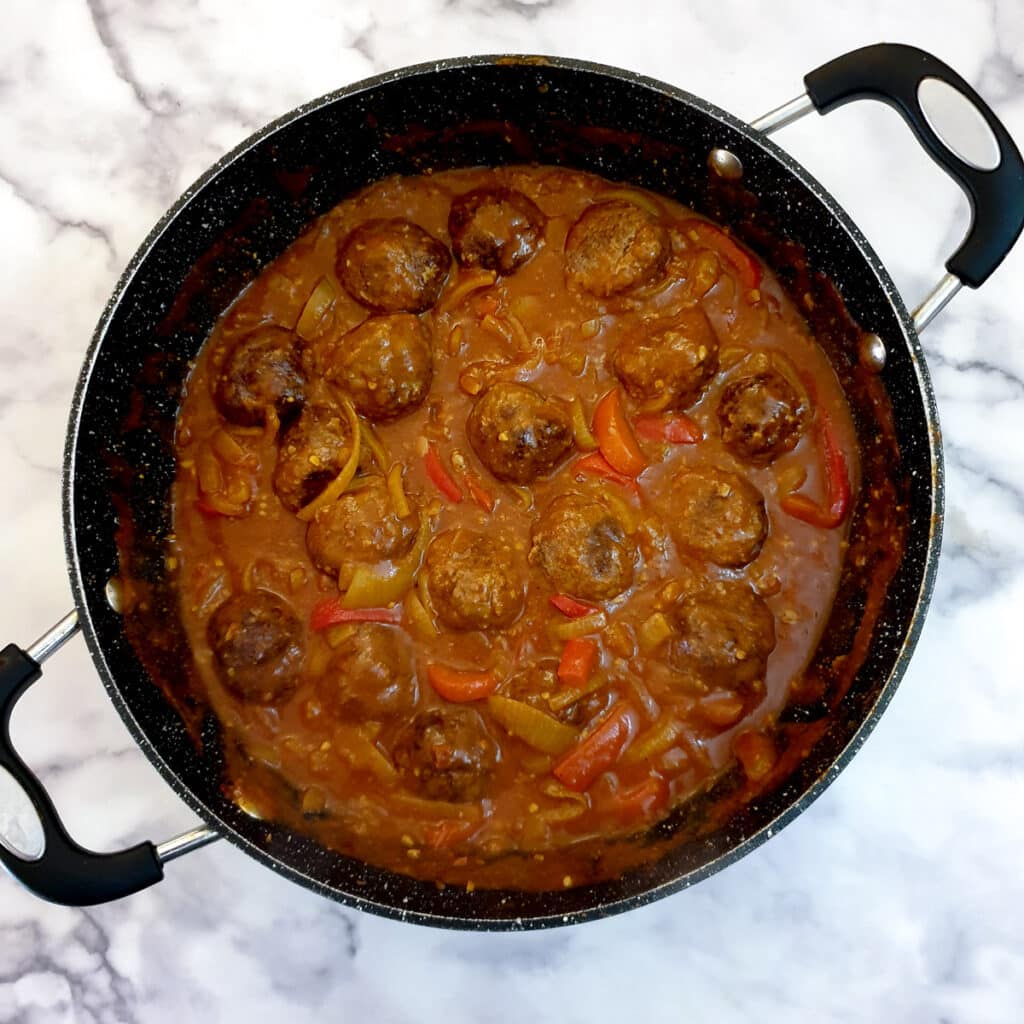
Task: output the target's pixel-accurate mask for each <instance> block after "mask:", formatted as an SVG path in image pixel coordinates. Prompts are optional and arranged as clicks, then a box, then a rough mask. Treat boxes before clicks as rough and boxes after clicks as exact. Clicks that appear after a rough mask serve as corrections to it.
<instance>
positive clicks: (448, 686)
mask: <svg viewBox="0 0 1024 1024" xmlns="http://www.w3.org/2000/svg"><path fill="white" fill-rule="evenodd" d="M427 679H429V680H430V685H431V686H432V687H433V688H434V691H435V692H436V693H437V694H438V695H439V696H441V697H444V699H445V700H450V701H451V702H452V703H453V704H465V703H467V702H468V701H471V700H483V699H484V698H485V697H490V695H491V694H492V693H494V691H495V690H496V689H497V688H498V682H499V679H498V676H497V674H496V673H494V672H479V671H477V670H476V669H470V670H468V671H467V670H465V669H458V668H449V667H448V666H447V665H428V666H427Z"/></svg>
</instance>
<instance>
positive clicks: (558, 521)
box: [529, 493, 637, 601]
mask: <svg viewBox="0 0 1024 1024" xmlns="http://www.w3.org/2000/svg"><path fill="white" fill-rule="evenodd" d="M636 557H637V547H636V544H635V543H634V542H633V540H632V539H631V538H630V537H628V536H627V535H626V529H625V527H624V526H623V525H622V523H621V522H620V521H619V520H618V519H617V518H616V516H615V515H614V513H612V512H611V510H610V509H609V508H608V507H607V506H606V505H605V504H604V503H603V502H602V501H599V500H598V499H597V498H590V497H586V496H584V495H582V494H576V493H570V494H562V495H559V496H558V497H557V498H555V500H554V501H553V502H551V504H550V505H549V506H548V507H547V509H546V510H545V511H544V513H543V515H541V517H540V518H539V519H538V520H537V523H536V525H535V526H534V528H533V546H532V547H531V549H530V556H529V560H530V564H531V565H536V566H539V567H540V569H541V571H542V572H543V573H544V575H545V576H547V578H548V579H549V580H550V582H551V584H552V586H554V587H555V589H556V590H559V591H561V592H563V593H566V594H573V595H575V596H576V597H582V598H585V599H587V600H590V601H601V600H604V599H606V598H610V597H615V596H617V595H618V594H621V593H622V592H623V591H624V590H625V589H626V588H627V587H629V586H630V585H631V584H632V582H633V570H634V567H635V563H636Z"/></svg>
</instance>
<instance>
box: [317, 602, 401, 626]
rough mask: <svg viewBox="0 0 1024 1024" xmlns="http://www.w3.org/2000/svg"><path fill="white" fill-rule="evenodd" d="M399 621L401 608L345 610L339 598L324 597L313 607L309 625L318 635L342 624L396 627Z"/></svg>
mask: <svg viewBox="0 0 1024 1024" xmlns="http://www.w3.org/2000/svg"><path fill="white" fill-rule="evenodd" d="M401 621H402V610H401V608H345V607H343V606H342V603H341V598H339V597H326V598H324V600H322V601H320V602H318V603H317V604H316V605H315V606H314V608H313V613H312V615H310V618H309V625H310V628H311V629H312V630H314V631H315V632H317V633H319V632H321V631H322V630H325V629H327V628H328V627H329V626H337V625H340V624H341V623H343V622H384V623H388V624H389V625H393V626H397V625H398V623H399V622H401Z"/></svg>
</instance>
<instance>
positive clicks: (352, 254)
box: [336, 218, 452, 313]
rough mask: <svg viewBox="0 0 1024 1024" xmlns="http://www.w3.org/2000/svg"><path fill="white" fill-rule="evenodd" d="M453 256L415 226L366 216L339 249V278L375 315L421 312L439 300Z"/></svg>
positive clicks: (407, 222) (406, 221)
mask: <svg viewBox="0 0 1024 1024" xmlns="http://www.w3.org/2000/svg"><path fill="white" fill-rule="evenodd" d="M451 263H452V257H451V254H450V253H449V252H448V249H447V248H446V247H445V246H444V244H443V243H442V242H439V241H438V240H437V239H436V238H434V236H433V235H430V234H427V232H426V231H424V230H423V228H421V227H420V226H419V225H418V224H413V223H412V222H411V221H408V220H400V219H398V218H392V219H383V220H368V221H366V222H365V223H364V224H360V225H359V227H357V228H355V229H354V230H353V231H352V232H351V233H350V234H349V236H348V238H346V239H345V242H344V244H343V245H342V247H341V249H340V250H339V252H338V259H337V264H336V270H337V273H338V280H340V281H341V283H342V284H343V285H344V286H345V290H346V291H347V292H348V293H349V294H350V295H351V296H352V298H354V299H355V300H356V302H358V303H360V304H362V305H364V306H366V307H367V308H368V309H372V310H374V311H375V312H377V313H422V312H423V311H424V310H426V309H430V307H431V306H432V305H433V304H434V303H435V302H436V301H437V297H438V295H440V294H441V289H442V287H444V282H445V279H446V278H447V277H448V269H449V268H450V267H451Z"/></svg>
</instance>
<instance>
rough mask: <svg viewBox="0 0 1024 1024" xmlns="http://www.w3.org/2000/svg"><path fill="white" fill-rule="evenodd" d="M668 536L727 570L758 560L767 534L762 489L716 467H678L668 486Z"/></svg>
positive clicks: (766, 519)
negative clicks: (678, 470)
mask: <svg viewBox="0 0 1024 1024" xmlns="http://www.w3.org/2000/svg"><path fill="white" fill-rule="evenodd" d="M669 493H670V496H671V505H670V506H669V508H668V514H669V522H670V524H671V529H672V534H673V536H674V537H675V540H676V543H677V544H679V545H680V547H683V548H686V549H687V550H688V551H691V552H693V553H694V554H696V555H699V556H701V557H703V558H706V559H708V560H709V561H711V562H714V563H715V564H716V565H721V566H724V567H727V568H738V567H739V566H742V565H747V564H748V563H749V562H752V561H753V560H754V559H755V558H757V555H758V553H759V552H760V550H761V545H762V544H763V543H764V539H765V537H766V536H767V534H768V515H767V513H766V512H765V507H764V498H763V497H762V496H761V492H760V491H759V490H758V489H757V488H756V487H755V486H754V485H753V484H752V483H751V482H750V481H749V480H747V479H746V478H745V477H742V476H739V475H738V474H736V473H731V472H729V470H726V469H719V468H718V467H717V466H697V467H694V468H692V469H687V470H684V471H682V472H681V473H680V474H679V475H678V476H677V477H676V478H675V479H674V480H673V481H672V486H671V489H670V492H669Z"/></svg>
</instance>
